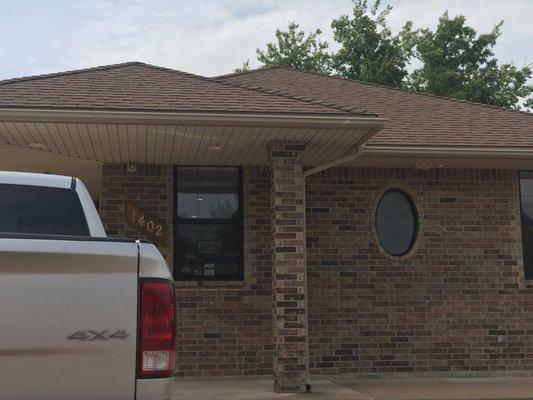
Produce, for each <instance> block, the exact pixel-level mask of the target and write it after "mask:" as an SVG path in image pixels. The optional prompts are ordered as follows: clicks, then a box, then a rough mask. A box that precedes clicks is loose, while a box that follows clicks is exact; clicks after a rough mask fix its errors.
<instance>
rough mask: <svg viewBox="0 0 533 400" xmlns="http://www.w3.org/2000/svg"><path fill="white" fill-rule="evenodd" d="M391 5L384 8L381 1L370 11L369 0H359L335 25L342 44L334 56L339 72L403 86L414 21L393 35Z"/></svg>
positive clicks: (344, 75) (358, 77) (343, 74)
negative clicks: (350, 12) (348, 13)
mask: <svg viewBox="0 0 533 400" xmlns="http://www.w3.org/2000/svg"><path fill="white" fill-rule="evenodd" d="M391 10H392V7H391V6H387V7H385V8H384V9H383V10H380V1H379V0H377V1H376V2H375V3H374V6H373V7H372V8H371V9H370V10H369V9H368V5H367V1H366V0H357V1H356V2H355V5H354V8H353V14H352V16H348V15H342V16H341V17H339V18H338V19H335V20H333V22H332V23H331V27H332V28H333V34H334V38H335V41H336V42H338V43H339V44H340V45H341V47H340V49H339V51H338V52H337V53H336V54H334V55H333V56H332V60H333V62H332V66H333V69H334V70H335V72H336V73H337V74H338V75H340V76H343V77H345V78H350V79H357V80H361V81H364V82H372V83H378V84H382V85H388V86H394V87H401V86H402V85H403V82H404V80H405V78H406V77H407V75H408V71H407V65H408V63H409V59H410V57H411V50H412V47H413V43H412V40H411V38H412V22H410V21H409V22H407V23H406V24H405V26H404V27H403V29H402V31H401V32H400V33H399V34H397V35H393V34H392V33H391V30H390V28H389V27H388V25H387V16H388V15H389V13H390V11H391Z"/></svg>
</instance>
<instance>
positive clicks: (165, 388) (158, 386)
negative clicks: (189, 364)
mask: <svg viewBox="0 0 533 400" xmlns="http://www.w3.org/2000/svg"><path fill="white" fill-rule="evenodd" d="M172 382H174V378H162V379H138V380H137V398H136V400H168V399H170V396H171V395H172Z"/></svg>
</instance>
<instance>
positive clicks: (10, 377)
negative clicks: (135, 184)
mask: <svg viewBox="0 0 533 400" xmlns="http://www.w3.org/2000/svg"><path fill="white" fill-rule="evenodd" d="M174 307H175V306H174V286H173V283H172V280H171V275H170V272H169V270H168V267H167V265H166V263H165V261H164V259H163V258H162V256H161V254H160V253H159V251H158V250H157V249H156V247H155V246H154V245H152V244H150V243H146V242H142V241H139V240H132V239H112V238H108V237H106V234H105V231H104V228H103V226H102V223H101V221H100V218H99V217H98V213H97V211H96V209H95V207H94V205H93V202H92V200H91V198H90V196H89V193H88V192H87V190H86V188H85V186H84V185H83V183H82V182H81V181H80V180H78V179H76V178H70V177H66V176H57V175H46V174H27V173H14V172H0V399H1V400H43V399H47V400H63V399H64V400H66V399H68V400H73V399H76V400H82V399H87V400H89V399H90V400H99V399H106V400H121V399H128V400H133V399H138V400H146V399H154V400H155V399H157V400H162V399H168V398H169V397H170V392H169V391H170V384H171V380H172V378H171V377H172V373H173V370H174V364H175V350H174V349H175V309H174Z"/></svg>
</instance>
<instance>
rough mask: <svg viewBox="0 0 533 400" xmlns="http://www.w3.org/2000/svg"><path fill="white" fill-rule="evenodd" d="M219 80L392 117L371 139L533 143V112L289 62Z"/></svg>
mask: <svg viewBox="0 0 533 400" xmlns="http://www.w3.org/2000/svg"><path fill="white" fill-rule="evenodd" d="M213 79H214V80H216V81H218V82H226V83H230V84H233V85H235V86H238V87H241V88H246V87H251V86H253V87H255V88H256V90H258V89H260V90H268V91H276V92H277V93H284V94H286V95H290V96H299V97H304V98H312V99H314V102H316V103H319V102H320V100H322V101H323V102H322V103H321V104H328V105H332V106H334V107H336V108H337V109H344V110H347V111H351V112H354V111H355V112H362V111H363V110H365V111H367V112H369V113H372V114H377V115H379V116H381V117H386V118H389V122H388V124H387V125H386V126H385V127H384V128H383V129H382V130H381V131H380V132H378V133H377V134H376V135H375V136H374V137H373V138H372V139H370V141H369V144H376V145H401V146H497V147H517V146H518V147H524V146H528V147H529V146H531V147H533V114H529V113H525V112H518V111H511V110H505V109H503V108H498V107H493V106H487V105H483V104H478V103H472V102H467V101H459V100H454V99H448V98H445V97H438V96H433V95H428V94H420V93H414V92H410V91H405V90H398V89H393V88H389V87H385V86H380V85H374V84H369V83H363V82H359V81H354V80H350V79H344V78H339V77H330V76H325V75H320V74H316V73H309V72H304V71H299V70H295V69H290V68H283V67H274V68H266V69H258V70H252V71H247V72H245V73H239V74H231V75H225V76H221V77H215V78H213Z"/></svg>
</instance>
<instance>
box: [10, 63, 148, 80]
mask: <svg viewBox="0 0 533 400" xmlns="http://www.w3.org/2000/svg"><path fill="white" fill-rule="evenodd" d="M131 65H146V66H148V64H145V63H143V62H140V61H127V62H123V63H118V64H108V65H99V66H97V67H90V68H81V69H73V70H68V71H61V72H52V73H49V74H39V75H28V76H22V77H19V78H8V79H3V80H0V85H7V84H10V83H18V82H25V81H33V80H38V79H46V78H55V77H57V76H65V75H76V74H83V73H86V72H92V71H103V70H107V69H113V68H123V67H129V66H131Z"/></svg>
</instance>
